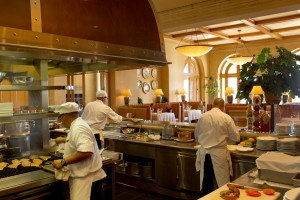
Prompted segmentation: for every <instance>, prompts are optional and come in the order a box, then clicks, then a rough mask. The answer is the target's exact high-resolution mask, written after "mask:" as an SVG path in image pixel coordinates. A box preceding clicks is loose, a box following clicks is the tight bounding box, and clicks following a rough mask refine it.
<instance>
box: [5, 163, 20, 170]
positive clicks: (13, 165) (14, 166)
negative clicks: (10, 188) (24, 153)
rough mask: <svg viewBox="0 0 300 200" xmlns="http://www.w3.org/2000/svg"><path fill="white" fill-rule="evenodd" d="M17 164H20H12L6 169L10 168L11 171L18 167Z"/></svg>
mask: <svg viewBox="0 0 300 200" xmlns="http://www.w3.org/2000/svg"><path fill="white" fill-rule="evenodd" d="M19 164H20V163H13V164H10V165H8V166H7V167H8V168H11V169H16V168H17V167H18V166H19Z"/></svg>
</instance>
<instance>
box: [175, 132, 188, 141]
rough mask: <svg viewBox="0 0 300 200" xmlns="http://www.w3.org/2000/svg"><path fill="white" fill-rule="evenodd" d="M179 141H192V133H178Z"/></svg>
mask: <svg viewBox="0 0 300 200" xmlns="http://www.w3.org/2000/svg"><path fill="white" fill-rule="evenodd" d="M177 135H178V140H182V141H188V140H191V139H192V133H191V132H190V131H180V132H178V133H177Z"/></svg>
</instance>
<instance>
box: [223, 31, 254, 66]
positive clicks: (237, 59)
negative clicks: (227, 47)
mask: <svg viewBox="0 0 300 200" xmlns="http://www.w3.org/2000/svg"><path fill="white" fill-rule="evenodd" d="M238 32H239V40H241V35H240V33H241V30H238ZM238 46H239V45H237V46H236V48H235V54H236V55H235V56H233V57H230V58H227V60H228V62H230V63H232V64H234V65H243V64H245V63H247V62H251V61H252V60H253V59H254V55H253V56H244V55H241V53H237V52H236V50H237V47H238ZM243 47H244V48H245V49H247V47H246V45H243ZM247 52H249V50H248V49H247Z"/></svg>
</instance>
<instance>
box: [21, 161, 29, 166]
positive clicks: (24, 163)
mask: <svg viewBox="0 0 300 200" xmlns="http://www.w3.org/2000/svg"><path fill="white" fill-rule="evenodd" d="M21 163H22V167H30V166H31V162H30V161H29V160H25V161H23V162H21Z"/></svg>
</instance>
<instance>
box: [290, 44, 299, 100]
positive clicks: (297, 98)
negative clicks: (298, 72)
mask: <svg viewBox="0 0 300 200" xmlns="http://www.w3.org/2000/svg"><path fill="white" fill-rule="evenodd" d="M292 52H293V53H294V54H297V55H300V48H298V49H295V50H294V51H292ZM297 63H298V65H299V64H300V63H299V62H298V61H297ZM292 102H297V103H300V97H299V96H296V97H295V98H294V99H293V100H292Z"/></svg>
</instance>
